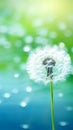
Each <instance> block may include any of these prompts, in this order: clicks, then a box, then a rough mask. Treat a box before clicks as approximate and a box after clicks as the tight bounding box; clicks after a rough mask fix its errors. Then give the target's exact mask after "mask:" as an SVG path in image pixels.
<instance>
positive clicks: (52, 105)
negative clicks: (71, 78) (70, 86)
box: [50, 80, 55, 130]
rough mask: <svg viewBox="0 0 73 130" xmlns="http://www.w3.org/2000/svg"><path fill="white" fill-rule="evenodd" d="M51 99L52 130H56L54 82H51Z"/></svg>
mask: <svg viewBox="0 0 73 130" xmlns="http://www.w3.org/2000/svg"><path fill="white" fill-rule="evenodd" d="M50 97H51V117H52V130H55V122H54V98H53V81H52V80H51V81H50Z"/></svg>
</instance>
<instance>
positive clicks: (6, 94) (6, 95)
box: [3, 93, 11, 98]
mask: <svg viewBox="0 0 73 130" xmlns="http://www.w3.org/2000/svg"><path fill="white" fill-rule="evenodd" d="M10 96H11V95H10V93H4V95H3V97H4V98H10Z"/></svg>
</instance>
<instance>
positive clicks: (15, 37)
mask: <svg viewBox="0 0 73 130" xmlns="http://www.w3.org/2000/svg"><path fill="white" fill-rule="evenodd" d="M72 41H73V1H72V0H60V1H58V0H54V1H50V0H49V1H45V0H43V1H41V0H40V1H36V0H34V1H32V2H31V1H30V0H28V1H24V0H21V1H20V0H19V1H11V0H2V1H0V69H25V63H26V61H27V58H28V56H29V54H30V51H32V50H33V49H34V48H36V47H39V46H45V45H47V44H61V45H62V46H63V45H64V44H65V46H66V47H67V49H68V52H69V54H70V56H71V59H72V61H73V43H72Z"/></svg>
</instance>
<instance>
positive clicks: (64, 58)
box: [26, 45, 71, 84]
mask: <svg viewBox="0 0 73 130" xmlns="http://www.w3.org/2000/svg"><path fill="white" fill-rule="evenodd" d="M45 62H46V65H48V67H53V72H52V73H51V74H52V75H53V81H54V82H57V81H58V80H64V79H65V78H66V75H67V74H69V73H70V69H71V59H70V56H69V54H68V53H67V50H66V49H65V48H61V47H60V46H56V45H55V46H46V47H43V48H37V49H35V50H34V51H32V53H31V54H30V55H29V58H28V61H27V67H26V69H27V72H28V74H29V75H30V78H31V79H33V80H34V81H36V82H40V81H42V82H44V83H45V84H46V83H48V82H50V78H49V76H48V77H47V76H46V69H45V67H44V66H45V65H44V64H45ZM43 63H44V64H43Z"/></svg>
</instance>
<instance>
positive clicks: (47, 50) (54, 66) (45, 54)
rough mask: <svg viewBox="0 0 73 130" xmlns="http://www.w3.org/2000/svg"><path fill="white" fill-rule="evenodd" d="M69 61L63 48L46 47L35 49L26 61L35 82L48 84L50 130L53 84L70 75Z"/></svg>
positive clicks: (28, 70) (31, 77)
mask: <svg viewBox="0 0 73 130" xmlns="http://www.w3.org/2000/svg"><path fill="white" fill-rule="evenodd" d="M70 69H71V60H70V56H69V54H68V53H67V50H66V48H65V47H63V48H62V47H60V46H56V45H55V46H46V47H43V48H37V49H35V50H34V51H33V52H32V53H31V54H30V56H29V58H28V61H27V72H28V74H29V75H30V79H33V80H34V81H35V82H43V83H45V84H48V83H50V93H51V113H52V130H55V126H54V100H53V82H54V83H55V82H57V81H59V80H65V79H66V76H67V75H68V74H69V73H70Z"/></svg>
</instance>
